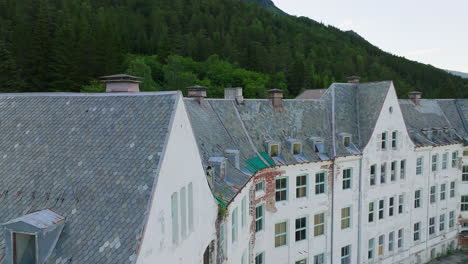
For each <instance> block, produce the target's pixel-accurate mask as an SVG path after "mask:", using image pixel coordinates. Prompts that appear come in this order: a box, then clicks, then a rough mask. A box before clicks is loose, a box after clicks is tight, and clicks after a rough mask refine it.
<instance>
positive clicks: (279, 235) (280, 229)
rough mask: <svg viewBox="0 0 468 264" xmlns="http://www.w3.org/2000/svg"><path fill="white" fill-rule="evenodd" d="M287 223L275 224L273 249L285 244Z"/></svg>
mask: <svg viewBox="0 0 468 264" xmlns="http://www.w3.org/2000/svg"><path fill="white" fill-rule="evenodd" d="M287 238H288V222H281V223H277V224H275V247H281V246H284V245H286V244H287Z"/></svg>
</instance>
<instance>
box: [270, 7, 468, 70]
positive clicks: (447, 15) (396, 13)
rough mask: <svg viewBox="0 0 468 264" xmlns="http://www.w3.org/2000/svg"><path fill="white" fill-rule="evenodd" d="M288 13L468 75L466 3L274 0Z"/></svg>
mask: <svg viewBox="0 0 468 264" xmlns="http://www.w3.org/2000/svg"><path fill="white" fill-rule="evenodd" d="M273 2H274V3H275V5H276V6H277V7H279V8H280V9H282V10H283V11H285V12H286V13H288V14H290V15H295V16H306V17H309V18H311V19H313V20H315V21H318V22H322V23H324V24H327V25H333V26H335V27H338V28H340V29H342V30H350V29H351V30H354V31H356V32H357V33H358V34H359V35H361V36H362V37H364V38H365V39H366V40H367V41H369V42H370V43H372V44H374V45H375V46H377V47H379V48H381V49H382V50H384V51H387V52H390V53H393V54H395V55H399V56H404V57H406V58H408V59H411V60H415V61H419V62H422V63H425V64H431V65H434V66H436V67H439V68H442V69H449V70H455V71H461V72H466V73H468V0H384V1H378V0H377V1H376V0H354V1H350V0H273Z"/></svg>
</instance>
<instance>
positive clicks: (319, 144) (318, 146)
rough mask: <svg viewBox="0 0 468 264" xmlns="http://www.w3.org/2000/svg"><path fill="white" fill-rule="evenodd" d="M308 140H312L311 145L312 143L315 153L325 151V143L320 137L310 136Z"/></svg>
mask: <svg viewBox="0 0 468 264" xmlns="http://www.w3.org/2000/svg"><path fill="white" fill-rule="evenodd" d="M310 140H311V141H312V145H313V148H314V151H315V152H317V153H324V152H325V145H324V143H323V139H322V138H318V137H312V138H310Z"/></svg>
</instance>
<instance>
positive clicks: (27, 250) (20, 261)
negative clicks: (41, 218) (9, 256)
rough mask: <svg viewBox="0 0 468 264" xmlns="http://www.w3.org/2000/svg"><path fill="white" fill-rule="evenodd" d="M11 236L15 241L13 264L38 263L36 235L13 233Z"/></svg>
mask: <svg viewBox="0 0 468 264" xmlns="http://www.w3.org/2000/svg"><path fill="white" fill-rule="evenodd" d="M11 235H12V241H13V263H14V264H35V263H37V255H36V247H37V245H36V235H34V234H26V233H16V232H13V233H12V234H11Z"/></svg>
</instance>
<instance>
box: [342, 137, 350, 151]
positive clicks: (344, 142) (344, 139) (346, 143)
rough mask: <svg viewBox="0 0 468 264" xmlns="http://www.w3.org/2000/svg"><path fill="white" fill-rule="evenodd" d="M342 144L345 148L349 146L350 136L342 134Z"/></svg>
mask: <svg viewBox="0 0 468 264" xmlns="http://www.w3.org/2000/svg"><path fill="white" fill-rule="evenodd" d="M343 145H344V146H345V147H347V148H349V146H351V137H350V136H344V137H343Z"/></svg>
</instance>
